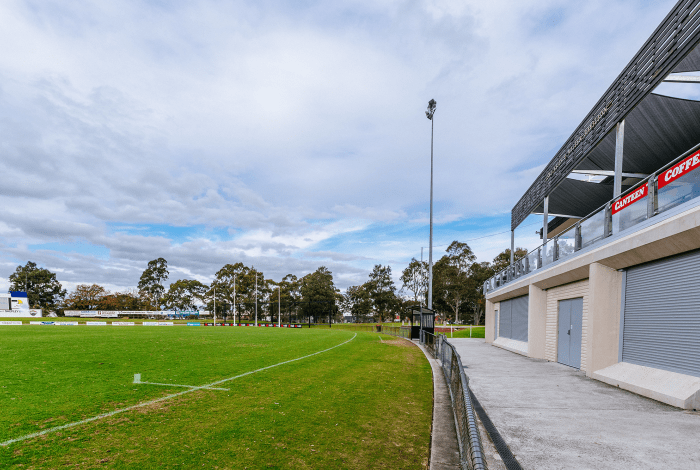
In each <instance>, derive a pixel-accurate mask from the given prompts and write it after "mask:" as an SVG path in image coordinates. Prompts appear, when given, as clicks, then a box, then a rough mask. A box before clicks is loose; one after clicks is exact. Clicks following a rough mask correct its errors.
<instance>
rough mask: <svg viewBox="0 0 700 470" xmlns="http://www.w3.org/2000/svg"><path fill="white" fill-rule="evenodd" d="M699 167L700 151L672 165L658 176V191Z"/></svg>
mask: <svg viewBox="0 0 700 470" xmlns="http://www.w3.org/2000/svg"><path fill="white" fill-rule="evenodd" d="M698 167H700V151H698V152H695V153H694V154H692V155H691V156H689V157H688V158H686V159H685V160H683V161H682V162H680V163H677V164H675V165H673V166H672V167H671V168H669V169H668V170H666V171H664V172H663V173H661V174H660V175H659V179H658V186H659V189H661V188H663V187H664V186H666V185H667V184H669V183H671V182H673V181H675V180H677V179H678V178H680V177H681V176H683V175H685V174H687V173H690V172H691V171H693V170H694V169H696V168H698Z"/></svg>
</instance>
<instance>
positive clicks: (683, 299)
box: [622, 251, 700, 377]
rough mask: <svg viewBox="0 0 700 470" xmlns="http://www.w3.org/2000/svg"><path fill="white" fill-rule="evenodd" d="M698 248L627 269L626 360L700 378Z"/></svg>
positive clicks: (623, 355) (623, 353)
mask: <svg viewBox="0 0 700 470" xmlns="http://www.w3.org/2000/svg"><path fill="white" fill-rule="evenodd" d="M699 273H700V251H694V252H691V253H686V254H684V255H680V256H675V257H672V258H666V259H663V260H659V261H655V262H652V263H648V264H644V265H640V266H635V267H633V268H630V269H629V270H628V271H627V276H626V285H625V300H624V317H623V331H622V332H623V335H622V360H623V361H624V362H629V363H632V364H638V365H643V366H648V367H654V368H657V369H664V370H668V371H672V372H679V373H681V374H688V375H693V376H696V377H700V276H699V275H698V274H699Z"/></svg>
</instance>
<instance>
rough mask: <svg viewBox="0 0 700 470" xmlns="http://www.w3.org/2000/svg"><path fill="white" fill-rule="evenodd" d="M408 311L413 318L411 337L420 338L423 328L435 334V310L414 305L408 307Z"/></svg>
mask: <svg viewBox="0 0 700 470" xmlns="http://www.w3.org/2000/svg"><path fill="white" fill-rule="evenodd" d="M408 313H409V317H410V318H411V339H420V331H421V330H423V331H427V332H428V333H430V334H435V311H433V310H431V309H429V308H425V307H422V306H420V305H414V306H412V307H408Z"/></svg>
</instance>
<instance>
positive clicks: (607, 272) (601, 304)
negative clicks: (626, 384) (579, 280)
mask: <svg viewBox="0 0 700 470" xmlns="http://www.w3.org/2000/svg"><path fill="white" fill-rule="evenodd" d="M589 269H590V270H589V276H590V277H589V280H588V295H589V297H588V325H587V330H586V333H587V334H586V345H587V346H586V356H587V358H586V360H587V364H586V375H588V376H589V377H590V375H591V374H592V373H593V372H595V371H597V370H600V369H603V368H605V367H608V366H611V365H613V364H617V362H618V349H619V346H620V308H621V307H622V305H621V303H622V273H621V272H618V271H616V270H614V269H611V268H608V267H607V266H603V265H602V264H599V263H592V264H591V265H590V268H589Z"/></svg>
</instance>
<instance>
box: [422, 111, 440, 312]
mask: <svg viewBox="0 0 700 470" xmlns="http://www.w3.org/2000/svg"><path fill="white" fill-rule="evenodd" d="M436 107H437V102H436V101H435V100H430V101H428V110H427V111H426V112H425V116H426V117H427V118H428V119H430V244H429V248H428V308H429V309H431V310H432V308H433V134H434V129H435V121H434V120H433V115H434V114H435V109H436Z"/></svg>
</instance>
